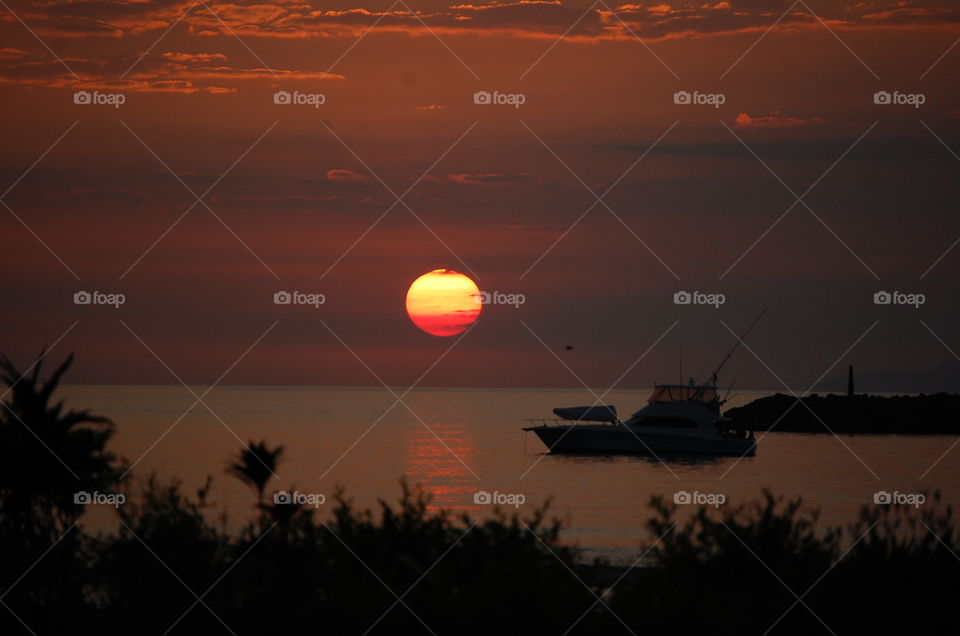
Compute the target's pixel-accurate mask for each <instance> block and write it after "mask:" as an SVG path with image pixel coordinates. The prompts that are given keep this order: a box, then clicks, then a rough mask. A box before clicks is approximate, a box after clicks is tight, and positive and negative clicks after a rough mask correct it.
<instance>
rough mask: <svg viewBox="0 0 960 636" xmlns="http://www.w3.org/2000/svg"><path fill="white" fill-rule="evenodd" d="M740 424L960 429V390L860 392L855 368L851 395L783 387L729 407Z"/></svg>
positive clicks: (795, 428)
mask: <svg viewBox="0 0 960 636" xmlns="http://www.w3.org/2000/svg"><path fill="white" fill-rule="evenodd" d="M726 416H727V417H729V418H731V419H732V420H733V422H734V425H735V426H736V427H737V428H741V429H746V430H754V431H767V430H773V431H780V432H784V433H829V432H831V431H832V432H834V433H841V434H858V433H860V434H898V435H937V434H960V394H956V393H945V392H939V393H934V394H928V395H924V394H920V395H894V396H881V395H869V394H865V393H856V392H855V391H854V386H853V368H852V367H851V368H850V369H849V371H848V380H847V393H846V395H838V394H829V395H818V394H813V395H809V396H806V397H803V398H801V399H800V402H799V403H798V401H797V398H796V397H794V396H792V395H784V394H782V393H777V394H775V395H770V396H767V397H763V398H759V399H757V400H754V401H753V402H750V403H749V404H746V405H745V406H741V407H737V408H732V409H730V410H729V411H727V412H726Z"/></svg>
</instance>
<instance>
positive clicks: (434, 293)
mask: <svg viewBox="0 0 960 636" xmlns="http://www.w3.org/2000/svg"><path fill="white" fill-rule="evenodd" d="M479 294H480V289H479V288H478V287H477V284H476V283H475V282H473V281H472V280H471V279H470V277H468V276H465V275H464V274H461V273H460V272H456V271H454V270H452V269H435V270H433V271H431V272H427V273H426V274H424V275H423V276H421V277H419V278H418V279H417V280H415V281H413V284H412V285H410V289H408V290H407V315H408V316H410V320H412V321H413V324H415V325H416V326H417V327H419V328H420V329H422V330H423V331H425V332H427V333H428V334H430V335H433V336H441V337H443V336H455V335H457V334H459V333H463V332H464V331H466V330H467V328H468V327H470V325H472V324H473V323H474V322H476V321H477V317H478V316H479V315H480V308H481V304H480V302H479Z"/></svg>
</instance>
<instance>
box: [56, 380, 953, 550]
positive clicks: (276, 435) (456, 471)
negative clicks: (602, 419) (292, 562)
mask: <svg viewBox="0 0 960 636" xmlns="http://www.w3.org/2000/svg"><path fill="white" fill-rule="evenodd" d="M191 390H192V391H193V392H194V393H195V394H196V395H197V396H204V392H205V390H206V389H205V387H200V386H197V387H191ZM602 393H603V392H602V391H597V394H598V395H600V394H602ZM649 393H650V392H649V391H640V390H616V391H611V392H609V393H608V394H607V395H606V396H604V403H607V404H614V405H616V406H617V408H618V411H619V413H620V414H621V417H624V416H626V415H629V414H630V413H632V412H633V411H635V410H637V409H639V408H641V407H642V406H643V405H644V404H645V403H646V399H647V397H648V396H649ZM764 395H769V392H761V391H742V392H739V393H737V394H735V395H732V396H731V397H730V401H729V403H728V404H727V407H732V406H738V405H741V404H745V403H747V402H749V401H751V400H753V399H756V398H758V397H762V396H764ZM60 397H61V398H62V399H64V400H65V401H66V404H67V406H68V407H73V408H86V409H90V410H91V411H92V412H93V413H96V414H99V415H105V416H107V417H109V418H110V419H111V420H113V422H114V424H115V426H116V435H115V436H114V438H113V439H112V440H111V443H110V449H111V450H112V451H113V452H114V453H116V454H118V455H120V456H122V457H123V458H124V459H125V460H126V461H127V463H128V464H129V465H130V476H131V478H132V480H133V482H132V484H131V485H132V486H133V489H134V490H135V489H136V485H137V483H138V482H141V481H142V480H144V479H145V478H147V477H148V476H150V475H152V474H155V475H156V476H157V477H158V478H160V479H161V480H162V481H169V480H172V479H177V480H179V481H180V482H182V484H183V488H184V490H185V491H187V492H189V493H195V492H196V490H197V488H199V487H200V486H202V485H203V484H204V483H205V482H206V480H207V478H208V476H211V477H213V482H212V486H211V488H210V494H209V500H210V501H211V503H212V504H213V505H214V509H215V510H216V511H217V515H216V516H217V517H218V518H221V517H222V519H225V523H226V524H227V526H228V527H233V528H239V527H241V526H242V525H243V524H245V523H247V522H248V521H249V520H250V519H251V518H252V517H253V516H254V515H255V514H256V508H255V506H254V504H255V503H256V497H255V495H254V493H253V492H252V491H251V489H250V488H249V487H247V486H246V485H244V484H243V483H241V482H240V481H239V480H237V479H236V478H235V477H232V476H230V475H228V474H226V472H225V469H226V467H227V465H228V462H229V460H230V459H231V458H232V457H235V456H236V455H237V454H238V453H239V451H240V450H241V449H242V448H243V446H244V444H248V443H250V442H251V441H257V442H259V441H262V440H266V442H267V444H268V445H270V446H278V445H282V446H283V448H284V454H283V458H282V461H281V462H280V464H279V466H278V468H277V470H276V477H275V478H273V479H271V481H270V483H269V484H268V485H267V491H268V493H270V495H271V496H272V494H273V493H274V491H276V492H281V493H290V496H291V497H295V496H296V497H299V498H300V500H301V501H304V502H307V505H311V506H313V507H315V508H316V514H317V515H319V517H320V518H321V519H323V518H328V517H329V516H330V515H331V510H332V507H333V506H334V494H335V493H336V492H338V491H340V490H342V492H343V493H344V495H345V496H346V497H347V498H349V499H351V500H352V501H353V502H354V504H355V505H356V506H359V507H361V508H371V509H374V510H376V509H378V507H379V504H378V501H379V500H385V501H388V502H395V501H397V500H398V499H399V497H400V494H401V486H400V482H401V479H402V478H403V479H406V480H407V482H408V483H409V484H411V485H416V486H421V487H422V488H424V489H425V490H426V491H428V492H429V493H430V495H431V497H432V499H431V507H432V508H433V510H435V511H436V510H439V509H446V510H448V511H450V512H452V513H455V514H457V515H459V514H462V513H466V514H468V515H470V516H471V517H473V518H478V519H484V518H488V517H491V516H493V515H495V514H496V511H495V509H496V508H497V507H499V509H500V510H501V511H502V512H505V513H507V514H514V513H516V514H519V515H520V516H521V518H524V517H527V516H529V515H530V514H532V513H533V511H534V510H535V509H536V508H537V507H540V506H542V505H544V503H546V502H549V511H550V514H551V515H553V516H556V517H558V518H560V519H561V520H562V521H563V522H564V530H563V532H562V533H561V538H562V540H563V541H564V542H565V543H567V544H569V545H571V546H575V547H576V548H577V550H578V555H579V556H580V558H582V559H583V560H585V561H591V560H592V559H593V558H595V557H599V558H603V559H606V560H607V561H609V562H611V563H615V564H629V563H631V562H632V561H633V560H634V559H635V558H636V557H637V556H639V554H640V548H641V546H642V545H644V544H647V543H649V542H651V541H653V540H655V539H656V537H654V536H653V535H652V534H651V531H650V529H649V528H648V525H647V522H648V521H649V519H650V518H651V516H652V511H651V509H650V507H649V505H650V501H651V498H652V497H654V496H661V497H664V498H666V499H667V500H668V501H678V502H680V503H679V505H678V517H679V518H681V519H682V518H684V517H685V516H686V515H689V514H691V513H692V511H693V510H694V509H695V507H696V506H695V505H691V504H689V503H685V502H694V503H696V502H702V503H705V504H706V505H708V506H709V508H710V511H711V513H713V512H714V511H716V514H721V513H722V512H723V511H724V510H727V509H730V508H733V507H736V506H739V505H742V504H748V503H750V502H754V501H758V500H760V499H761V497H762V495H763V491H764V489H769V490H770V491H772V492H773V493H775V494H777V495H783V496H786V497H790V498H796V497H801V498H802V499H803V501H804V503H805V505H806V506H808V507H809V508H810V509H811V510H814V509H816V510H818V511H819V515H820V517H819V518H820V524H821V525H822V526H823V527H826V526H837V525H840V526H846V525H848V524H850V523H852V522H853V521H854V520H855V519H856V518H857V516H858V514H859V511H860V510H861V508H862V507H863V506H867V505H872V504H873V503H874V501H875V499H876V498H880V500H884V494H885V493H886V494H887V495H888V496H889V497H888V498H889V499H895V498H896V497H900V499H901V500H903V501H913V502H919V501H920V498H916V497H914V499H912V500H911V499H905V498H904V497H906V496H909V495H917V494H923V495H925V501H923V503H917V504H916V505H922V506H931V505H934V504H933V497H932V495H933V492H934V491H936V490H939V491H940V493H941V497H942V502H941V504H940V505H942V506H946V505H953V506H956V504H957V503H960V445H958V444H957V442H958V438H957V437H954V436H895V435H869V436H845V435H840V436H834V435H828V434H819V435H813V434H796V433H778V432H775V431H774V432H769V433H767V434H763V435H762V437H761V438H760V441H759V445H758V451H757V454H756V456H755V457H744V458H717V459H707V460H697V461H693V460H680V461H660V460H658V459H654V458H642V457H632V456H600V457H597V456H564V455H551V454H549V453H547V452H545V451H546V449H545V447H544V446H543V445H542V443H541V442H540V441H539V440H538V439H537V437H536V436H535V435H533V434H532V433H525V432H524V431H523V430H522V427H523V426H524V425H526V422H525V421H524V420H525V418H540V417H552V415H551V410H552V409H553V408H554V407H557V406H576V405H588V404H593V403H594V401H595V397H594V395H593V394H591V393H590V392H589V391H587V390H573V389H501V388H497V389H462V388H415V389H413V390H409V391H408V390H407V389H404V388H402V387H396V388H393V389H391V390H387V389H386V388H383V387H377V388H373V387H265V386H224V387H216V388H214V389H213V390H212V391H210V392H209V394H207V395H205V396H204V397H203V400H202V402H200V403H198V402H197V399H196V396H195V395H193V394H192V393H191V392H190V391H188V390H187V389H186V388H185V387H183V386H128V385H124V386H80V385H72V386H66V387H63V388H62V391H61V394H60ZM828 424H829V423H828ZM955 445H957V446H958V447H957V448H955V447H954V446H955ZM498 502H499V504H498ZM83 523H84V525H85V526H86V527H87V528H88V529H93V530H97V531H103V532H111V531H113V530H115V527H116V524H117V517H116V514H115V512H114V511H112V510H110V509H109V507H108V506H88V512H87V514H86V515H85V518H84V520H83Z"/></svg>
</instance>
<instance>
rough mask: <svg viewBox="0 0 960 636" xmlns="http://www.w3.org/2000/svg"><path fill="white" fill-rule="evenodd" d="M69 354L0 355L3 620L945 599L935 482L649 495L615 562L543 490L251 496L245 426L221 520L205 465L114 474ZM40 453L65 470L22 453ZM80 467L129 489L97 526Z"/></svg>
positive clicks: (802, 617) (540, 626) (576, 630)
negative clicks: (690, 510)
mask: <svg viewBox="0 0 960 636" xmlns="http://www.w3.org/2000/svg"><path fill="white" fill-rule="evenodd" d="M69 362H70V360H69V359H68V361H67V362H66V363H65V364H64V365H61V367H60V368H58V369H57V371H56V372H55V373H54V374H52V376H51V378H50V380H48V381H46V382H42V381H41V380H40V372H39V365H37V367H36V368H35V371H34V372H33V373H32V374H31V375H28V376H27V377H25V378H24V379H23V380H20V381H19V382H17V379H18V378H19V374H18V373H17V371H16V369H15V368H14V367H13V366H12V365H10V364H9V362H8V361H6V360H0V366H2V368H3V370H4V376H3V377H4V379H5V380H6V381H7V384H8V385H11V384H12V385H14V390H13V391H10V392H9V394H8V398H5V399H6V400H7V401H6V408H4V409H3V411H4V412H3V414H2V418H0V432H2V437H0V448H3V451H2V452H3V453H4V455H3V457H4V460H5V465H4V467H3V472H2V475H3V479H4V481H3V482H2V483H0V504H2V508H0V600H2V602H3V605H0V633H2V634H19V633H30V632H31V631H32V632H35V633H37V634H64V633H79V634H85V633H98V634H125V635H127V634H154V633H155V634H165V633H170V634H178V633H180V634H216V633H231V632H232V633H234V634H238V635H239V634H265V633H266V634H284V633H301V632H307V631H309V632H320V633H330V634H365V633H380V634H416V633H426V634H429V633H434V634H465V635H472V634H484V635H485V636H487V635H489V634H490V633H516V634H555V635H561V634H565V633H570V634H621V633H631V632H632V633H635V634H641V633H643V634H668V633H669V634H676V633H709V634H738V635H739V634H744V633H757V634H763V633H765V630H767V629H768V628H770V627H771V626H773V628H772V629H771V630H770V633H772V634H778V633H779V634H811V633H830V632H833V633H836V634H867V633H869V634H878V633H891V632H895V631H908V632H909V633H929V632H933V631H934V628H936V627H939V626H941V625H947V624H951V623H952V622H953V621H954V618H953V612H952V609H953V607H952V605H951V604H950V603H949V602H948V601H949V599H948V595H952V594H953V590H954V589H955V586H956V584H957V582H958V581H960V559H958V557H957V556H956V554H955V552H954V550H955V549H956V546H957V537H956V536H955V532H956V526H955V523H954V521H953V518H952V511H951V510H950V508H949V507H944V506H942V505H939V497H936V496H935V497H932V498H931V499H934V500H935V501H934V502H933V503H932V504H928V505H927V506H926V507H925V508H923V509H922V510H920V511H917V510H914V509H909V508H905V507H902V506H880V507H872V506H871V507H865V508H864V509H863V512H862V515H861V518H860V519H859V521H857V522H856V523H854V524H853V525H852V526H851V527H849V528H845V529H840V528H822V527H820V525H819V523H818V521H817V517H816V514H815V513H811V512H809V511H807V510H806V509H805V508H804V507H803V505H802V504H801V502H800V501H799V500H797V501H787V500H784V499H781V498H777V497H775V496H774V495H772V494H770V493H767V494H766V495H765V497H764V499H763V500H761V501H759V502H756V503H753V504H749V505H744V506H741V507H739V508H736V509H731V510H724V511H723V512H722V513H720V512H718V511H715V510H710V511H708V510H706V509H700V510H699V511H698V512H697V513H696V514H694V515H693V516H692V517H690V518H688V519H686V520H684V521H681V522H677V521H675V519H674V517H675V515H676V509H675V507H674V506H673V505H672V504H668V503H666V502H665V501H664V500H663V499H660V498H654V499H653V501H652V502H651V511H652V512H651V517H652V518H651V520H650V522H649V530H650V536H651V537H654V538H655V539H656V540H655V541H653V540H651V542H650V544H649V545H647V546H642V551H643V552H642V553H643V554H645V558H644V559H643V560H642V561H641V562H640V563H638V567H635V568H632V569H625V568H613V567H610V566H607V565H604V564H602V563H595V564H592V565H585V564H581V563H577V561H576V558H575V556H576V552H575V551H574V550H573V549H572V548H570V547H568V546H564V545H562V543H561V541H560V530H561V524H560V522H559V521H557V520H556V519H551V518H550V517H549V516H548V513H547V506H546V505H544V506H543V507H542V508H540V509H537V510H535V511H533V512H532V513H530V514H529V516H527V517H525V518H522V517H519V516H516V515H513V516H507V515H505V514H502V513H498V515H497V516H496V517H495V518H493V519H488V520H484V521H477V520H473V519H471V518H469V517H468V516H455V515H451V514H449V513H447V512H439V513H437V512H435V511H432V509H431V507H430V506H429V505H428V503H429V496H428V495H427V493H425V492H423V491H422V490H420V489H418V488H411V487H409V486H408V485H407V484H406V483H405V482H401V492H400V497H399V499H398V500H397V501H396V502H388V501H381V502H380V503H379V508H378V509H377V510H375V511H371V510H361V509H358V508H357V507H356V506H355V505H354V503H353V502H352V501H351V500H350V499H349V498H348V497H347V496H346V495H345V493H344V492H343V491H339V492H337V493H336V494H335V495H334V496H333V497H331V500H330V501H329V502H327V503H326V505H324V506H323V508H322V509H323V510H325V511H328V512H324V513H323V514H318V513H317V512H316V511H315V510H314V508H313V507H310V506H304V505H298V504H297V502H295V501H280V500H279V499H278V498H274V497H273V496H270V497H268V496H267V495H266V491H267V484H268V482H269V480H270V478H271V477H272V476H273V474H274V471H275V470H276V467H277V465H278V463H279V460H280V458H281V456H282V452H281V448H280V447H277V448H271V447H270V446H269V445H268V444H267V443H266V442H265V441H264V442H260V443H256V444H254V443H252V442H251V444H250V445H249V447H247V448H245V449H244V450H242V451H241V452H240V453H239V454H238V455H237V456H235V457H234V458H233V459H232V460H231V461H230V464H229V466H230V467H229V468H228V472H229V473H230V474H231V475H234V476H236V477H238V478H239V479H240V480H241V481H243V483H245V484H247V485H249V486H250V487H251V489H252V491H253V493H254V495H255V497H256V502H255V503H254V506H253V510H254V518H252V519H250V520H249V521H248V522H247V523H246V524H245V525H243V526H242V527H241V528H239V529H237V528H236V527H233V529H232V530H231V529H230V526H229V524H228V523H227V520H226V518H225V516H224V514H223V513H222V512H221V511H220V510H218V509H217V507H216V506H214V505H213V504H211V503H210V501H209V491H210V484H211V481H210V480H208V481H207V483H206V484H205V485H204V486H203V487H201V488H200V489H198V490H197V491H196V492H194V493H188V492H185V490H184V487H183V485H182V484H181V483H180V482H178V481H176V480H173V481H163V480H161V479H159V478H157V477H156V476H149V477H147V478H145V479H142V480H135V481H134V482H133V483H130V484H127V483H121V482H120V480H119V477H120V475H121V474H122V473H121V471H120V466H121V464H120V462H119V460H117V458H115V457H114V456H113V455H111V454H109V453H108V452H107V451H106V449H105V445H106V442H107V441H108V440H109V437H110V433H111V432H112V428H111V427H110V425H109V423H108V422H107V421H106V420H104V419H103V418H99V417H95V416H92V415H90V414H89V413H86V412H74V411H67V412H64V411H63V409H62V407H61V406H60V405H59V404H57V405H53V406H51V404H50V399H51V393H52V392H53V388H55V387H56V382H57V381H58V380H59V378H60V377H61V376H62V374H63V372H64V371H65V370H66V368H67V367H68V366H69ZM21 420H22V421H21ZM21 429H23V430H21ZM34 434H35V435H36V436H37V438H38V439H34V443H35V446H36V447H37V448H34V447H31V446H30V445H29V444H28V443H27V442H28V441H29V440H30V439H32V438H33V437H34ZM40 440H43V441H44V442H45V443H47V444H49V450H47V449H45V448H44V445H43V444H40ZM38 448H39V451H38V450H37V449H38ZM11 449H16V451H17V452H12V451H11ZM54 450H55V451H57V452H61V451H62V452H63V453H64V459H65V461H66V462H67V463H68V466H69V467H70V470H67V469H66V468H65V467H64V466H62V465H60V464H59V462H58V461H57V460H56V459H55V458H53V457H52V453H51V451H54ZM45 455H50V457H47V456H45ZM51 460H52V461H51ZM34 462H36V464H34ZM55 469H59V471H61V472H62V473H65V474H66V477H64V476H63V475H46V474H38V471H54V470H55ZM71 471H72V472H73V473H75V474H76V476H73V475H72V474H71ZM95 488H96V489H100V490H101V491H109V490H110V489H122V490H123V492H124V494H125V495H126V497H127V499H126V503H124V504H123V505H120V506H119V507H117V508H116V513H117V516H118V522H119V523H118V529H117V530H116V531H114V532H111V533H109V534H102V533H100V534H95V535H94V534H90V533H88V532H87V531H86V530H85V529H84V528H83V527H82V526H81V525H76V526H75V525H74V523H75V522H76V521H77V520H78V519H79V517H80V514H81V513H82V511H83V509H84V505H83V504H82V503H80V504H74V493H75V492H77V491H79V490H94V489H95ZM638 554H639V553H638ZM788 588H789V589H788ZM797 597H800V599H801V602H799V603H798V602H797ZM599 599H602V600H599ZM795 603H796V605H795V606H794V607H792V608H791V606H793V605H794V604H795ZM4 606H6V607H4ZM21 621H22V622H21ZM825 625H826V626H829V627H825Z"/></svg>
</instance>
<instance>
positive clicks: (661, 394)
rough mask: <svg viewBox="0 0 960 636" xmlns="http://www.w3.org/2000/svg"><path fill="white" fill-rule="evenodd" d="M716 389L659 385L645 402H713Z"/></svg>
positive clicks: (685, 385)
mask: <svg viewBox="0 0 960 636" xmlns="http://www.w3.org/2000/svg"><path fill="white" fill-rule="evenodd" d="M716 400H717V387H715V386H695V385H691V384H659V385H657V388H655V389H654V391H653V395H651V396H650V399H649V400H647V401H648V402H650V403H651V404H652V403H654V402H715V401H716Z"/></svg>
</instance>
